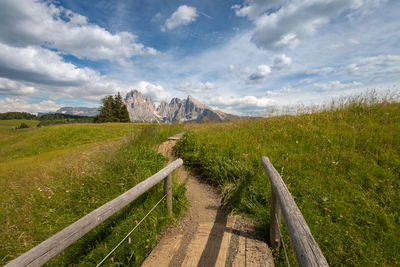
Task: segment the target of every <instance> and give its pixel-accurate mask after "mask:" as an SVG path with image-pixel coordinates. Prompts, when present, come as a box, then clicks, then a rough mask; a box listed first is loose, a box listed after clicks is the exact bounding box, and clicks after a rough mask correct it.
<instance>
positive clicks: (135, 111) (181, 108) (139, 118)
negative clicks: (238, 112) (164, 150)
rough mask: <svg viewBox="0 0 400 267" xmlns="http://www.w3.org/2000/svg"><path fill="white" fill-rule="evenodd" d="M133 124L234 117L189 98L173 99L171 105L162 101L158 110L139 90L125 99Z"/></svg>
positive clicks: (200, 120)
mask: <svg viewBox="0 0 400 267" xmlns="http://www.w3.org/2000/svg"><path fill="white" fill-rule="evenodd" d="M124 101H125V104H126V106H127V108H128V112H129V117H130V120H131V121H132V122H164V123H171V122H203V121H206V120H211V121H225V120H227V119H232V118H233V117H236V116H233V115H230V114H226V113H224V112H222V111H218V110H214V109H212V108H210V107H208V106H206V105H204V104H202V103H200V102H199V101H198V100H196V99H195V98H193V97H192V96H188V97H187V98H186V99H179V98H176V97H175V98H172V99H171V101H170V102H169V103H167V102H165V101H162V102H161V103H160V105H159V106H158V107H157V108H156V106H155V104H154V102H153V101H152V100H151V98H148V97H145V96H143V95H142V93H141V92H139V91H137V90H132V91H130V92H129V93H128V94H127V95H126V97H125V99H124Z"/></svg>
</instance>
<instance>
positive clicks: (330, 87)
mask: <svg viewBox="0 0 400 267" xmlns="http://www.w3.org/2000/svg"><path fill="white" fill-rule="evenodd" d="M314 86H315V87H316V88H318V89H321V90H324V91H340V90H346V89H356V88H359V87H361V86H363V84H362V83H360V82H351V83H342V82H340V81H331V82H327V83H315V84H314Z"/></svg>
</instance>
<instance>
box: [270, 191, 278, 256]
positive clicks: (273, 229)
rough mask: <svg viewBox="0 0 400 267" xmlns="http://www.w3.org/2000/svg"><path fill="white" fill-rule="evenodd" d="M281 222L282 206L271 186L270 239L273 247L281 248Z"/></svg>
mask: <svg viewBox="0 0 400 267" xmlns="http://www.w3.org/2000/svg"><path fill="white" fill-rule="evenodd" d="M280 222H281V208H280V207H279V202H278V199H277V198H276V195H275V192H274V189H273V188H272V186H271V210H270V221H269V240H270V245H271V248H272V249H275V250H279V248H280V246H281V239H280V236H279V226H280Z"/></svg>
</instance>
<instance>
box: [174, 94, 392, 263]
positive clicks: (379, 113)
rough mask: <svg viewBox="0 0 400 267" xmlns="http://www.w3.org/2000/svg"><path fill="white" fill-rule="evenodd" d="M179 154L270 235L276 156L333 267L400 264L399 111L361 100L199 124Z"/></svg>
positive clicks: (372, 100)
mask: <svg viewBox="0 0 400 267" xmlns="http://www.w3.org/2000/svg"><path fill="white" fill-rule="evenodd" d="M175 148H176V152H177V154H178V155H180V156H181V157H183V159H184V160H185V162H186V164H187V165H189V166H190V167H191V168H193V169H194V170H196V171H197V172H199V173H200V174H201V175H202V177H203V178H204V179H206V180H208V181H210V182H212V183H214V184H217V185H219V187H220V188H221V191H222V194H223V195H224V199H225V202H226V204H227V205H228V206H230V207H231V208H233V209H235V210H236V211H237V212H240V213H244V214H247V215H249V216H251V217H253V218H255V219H257V220H258V221H259V222H260V223H261V224H262V225H263V226H262V227H263V228H264V229H267V227H268V224H269V207H270V185H269V180H268V177H267V174H266V172H265V171H264V169H263V168H262V165H261V162H260V160H261V156H263V155H266V156H268V157H269V158H270V160H271V161H272V163H273V164H274V166H275V167H276V169H277V170H278V172H279V173H280V174H281V175H282V177H283V179H284V181H285V183H286V184H287V186H288V188H289V190H290V191H291V193H292V195H293V196H294V199H295V201H296V202H297V204H298V206H299V208H300V210H301V211H302V213H303V215H304V217H305V219H306V221H307V223H308V224H309V226H310V229H311V231H312V233H313V235H314V237H315V239H316V240H317V242H318V244H319V246H320V247H321V249H322V251H323V253H324V255H325V257H326V258H327V260H328V262H329V263H330V265H331V266H370V265H378V266H395V265H399V264H400V258H399V255H400V254H399V251H400V221H399V220H400V219H399V218H400V209H399V207H400V104H399V103H392V101H390V100H381V101H377V100H376V99H375V98H373V97H370V98H356V99H348V100H346V101H343V102H341V103H339V104H336V105H334V106H332V107H330V108H327V109H326V110H324V111H319V112H315V113H311V114H303V115H297V116H280V117H272V118H268V119H260V120H255V121H238V122H235V123H223V124H204V125H193V127H192V129H191V131H190V132H189V133H188V134H186V135H185V136H184V138H183V139H181V140H180V141H179V142H178V144H177V146H176V147H175ZM266 235H267V233H266ZM285 239H286V243H289V244H290V242H289V239H288V236H287V234H286V233H285ZM282 253H283V252H282V251H281V254H278V255H276V256H277V258H278V262H279V263H280V264H281V265H285V263H284V261H283V256H282ZM290 258H291V262H292V263H293V262H295V261H296V260H295V258H294V253H293V252H291V253H290Z"/></svg>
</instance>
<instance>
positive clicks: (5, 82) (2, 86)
mask: <svg viewBox="0 0 400 267" xmlns="http://www.w3.org/2000/svg"><path fill="white" fill-rule="evenodd" d="M36 91H37V90H36V88H35V87H34V86H33V85H27V84H25V83H23V82H19V81H13V80H10V79H6V78H0V95H6V96H10V95H13V96H18V95H31V94H33V93H35V92H36Z"/></svg>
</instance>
